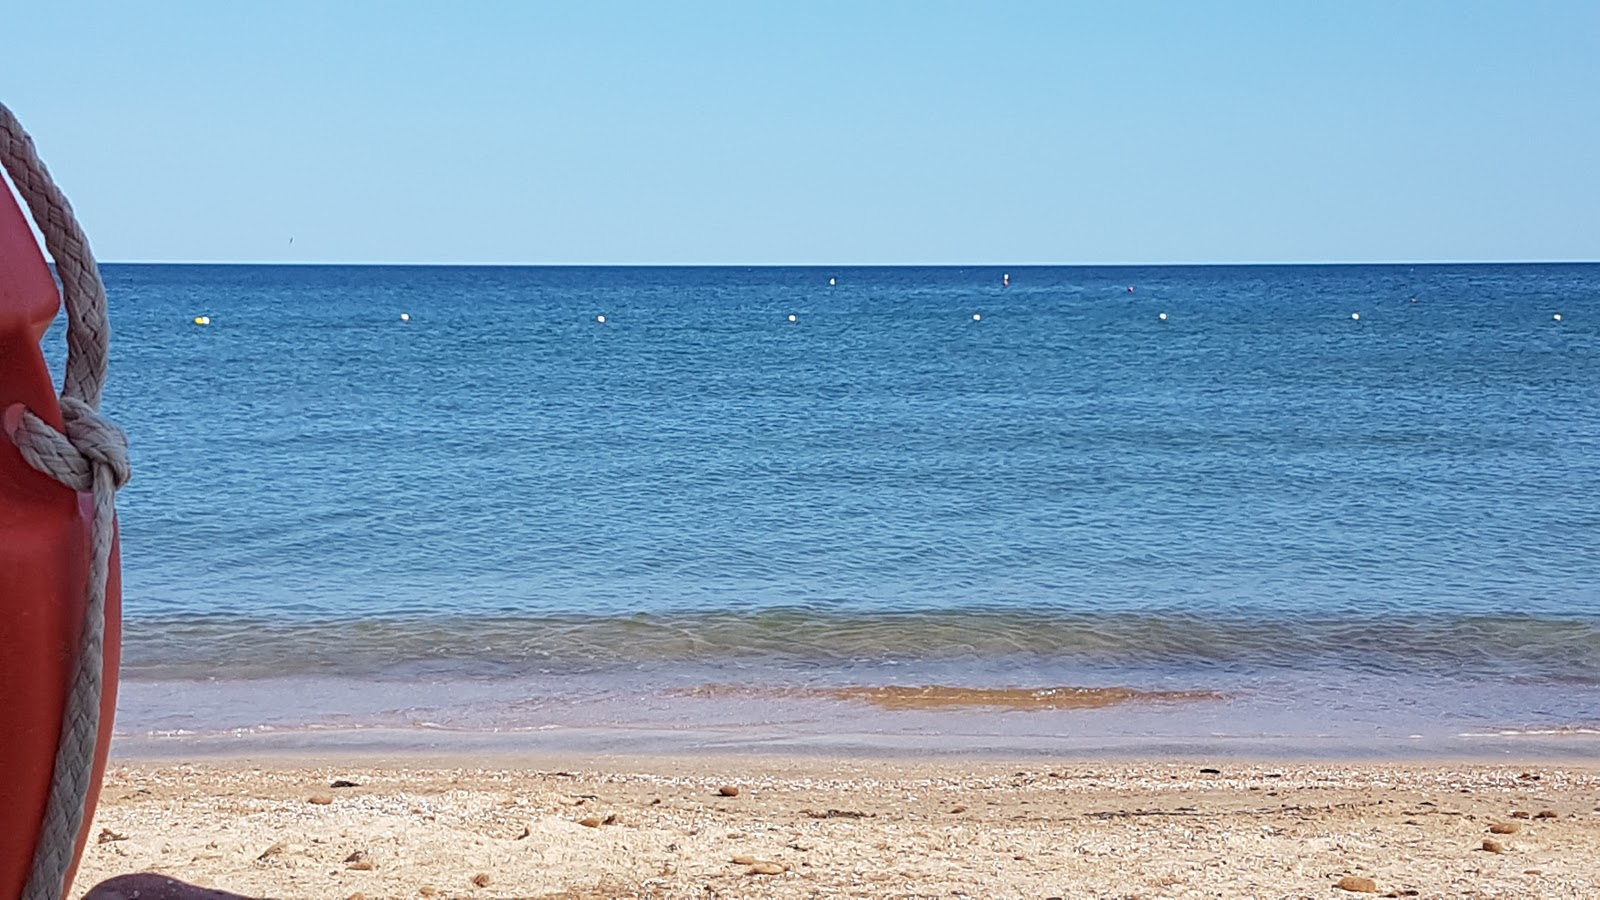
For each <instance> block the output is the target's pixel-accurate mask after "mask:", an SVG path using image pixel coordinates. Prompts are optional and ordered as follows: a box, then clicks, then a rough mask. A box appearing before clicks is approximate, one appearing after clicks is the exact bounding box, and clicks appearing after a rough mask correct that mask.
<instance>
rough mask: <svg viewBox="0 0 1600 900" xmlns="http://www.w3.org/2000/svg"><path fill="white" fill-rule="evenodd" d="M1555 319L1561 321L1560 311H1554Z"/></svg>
mask: <svg viewBox="0 0 1600 900" xmlns="http://www.w3.org/2000/svg"><path fill="white" fill-rule="evenodd" d="M1556 321H1557V322H1559V321H1561V313H1556Z"/></svg>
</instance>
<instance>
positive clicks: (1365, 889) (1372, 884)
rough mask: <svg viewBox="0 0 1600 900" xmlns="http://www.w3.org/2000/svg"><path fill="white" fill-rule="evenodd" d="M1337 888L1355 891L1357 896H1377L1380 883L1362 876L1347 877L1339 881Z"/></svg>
mask: <svg viewBox="0 0 1600 900" xmlns="http://www.w3.org/2000/svg"><path fill="white" fill-rule="evenodd" d="M1336 887H1338V888H1339V889H1340V890H1345V891H1353V892H1355V893H1357V894H1376V893H1377V892H1378V883H1377V882H1376V881H1373V880H1372V879H1371V878H1364V877H1362V876H1360V875H1346V876H1345V877H1343V878H1341V879H1339V883H1338V885H1336Z"/></svg>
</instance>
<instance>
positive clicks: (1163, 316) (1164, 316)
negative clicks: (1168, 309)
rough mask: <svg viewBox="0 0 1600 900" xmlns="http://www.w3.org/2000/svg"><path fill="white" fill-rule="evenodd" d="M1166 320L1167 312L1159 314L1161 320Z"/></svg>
mask: <svg viewBox="0 0 1600 900" xmlns="http://www.w3.org/2000/svg"><path fill="white" fill-rule="evenodd" d="M1166 320H1167V314H1166V313H1162V314H1161V321H1163V322H1165V321H1166Z"/></svg>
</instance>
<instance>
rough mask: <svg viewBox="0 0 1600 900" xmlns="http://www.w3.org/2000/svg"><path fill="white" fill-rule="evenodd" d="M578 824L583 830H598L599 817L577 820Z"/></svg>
mask: <svg viewBox="0 0 1600 900" xmlns="http://www.w3.org/2000/svg"><path fill="white" fill-rule="evenodd" d="M578 824H579V825H582V826H583V827H585V828H599V827H600V817H599V816H590V817H589V818H587V819H579V820H578Z"/></svg>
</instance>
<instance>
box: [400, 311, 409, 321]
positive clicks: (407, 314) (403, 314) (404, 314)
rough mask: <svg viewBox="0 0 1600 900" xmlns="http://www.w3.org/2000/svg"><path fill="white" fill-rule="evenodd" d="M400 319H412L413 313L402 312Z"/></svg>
mask: <svg viewBox="0 0 1600 900" xmlns="http://www.w3.org/2000/svg"><path fill="white" fill-rule="evenodd" d="M400 321H402V322H409V321H411V313H401V314H400Z"/></svg>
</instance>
